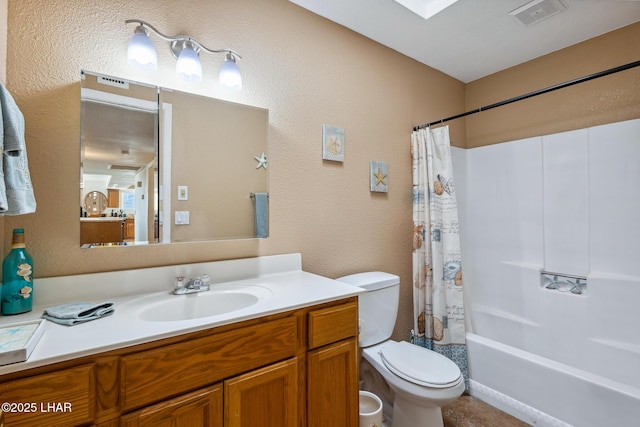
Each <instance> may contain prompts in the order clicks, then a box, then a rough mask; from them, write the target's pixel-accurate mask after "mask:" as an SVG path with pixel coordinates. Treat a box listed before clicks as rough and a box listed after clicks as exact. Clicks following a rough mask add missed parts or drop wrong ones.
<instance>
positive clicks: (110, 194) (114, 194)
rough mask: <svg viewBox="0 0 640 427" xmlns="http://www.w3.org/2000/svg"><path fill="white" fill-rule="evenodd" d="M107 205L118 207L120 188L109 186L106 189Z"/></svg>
mask: <svg viewBox="0 0 640 427" xmlns="http://www.w3.org/2000/svg"><path fill="white" fill-rule="evenodd" d="M107 207H108V208H118V207H120V190H113V189H111V188H109V189H107Z"/></svg>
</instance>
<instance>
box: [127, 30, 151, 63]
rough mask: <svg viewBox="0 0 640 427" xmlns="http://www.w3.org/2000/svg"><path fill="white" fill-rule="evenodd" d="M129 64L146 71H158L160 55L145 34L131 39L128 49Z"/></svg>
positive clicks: (139, 33) (138, 34)
mask: <svg viewBox="0 0 640 427" xmlns="http://www.w3.org/2000/svg"><path fill="white" fill-rule="evenodd" d="M127 62H128V63H129V65H131V66H134V67H136V68H141V69H143V70H146V71H155V70H157V69H158V54H157V53H156V48H155V46H153V43H152V42H151V40H150V39H149V36H148V35H146V34H145V33H144V32H138V33H135V34H134V35H133V37H131V40H130V41H129V47H128V48H127Z"/></svg>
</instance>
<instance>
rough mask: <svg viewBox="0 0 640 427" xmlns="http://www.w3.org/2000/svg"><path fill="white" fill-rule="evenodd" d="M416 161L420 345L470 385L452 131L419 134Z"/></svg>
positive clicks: (415, 144)
mask: <svg viewBox="0 0 640 427" xmlns="http://www.w3.org/2000/svg"><path fill="white" fill-rule="evenodd" d="M411 157H412V167H413V227H414V233H413V307H414V309H413V313H414V331H415V343H416V344H418V345H421V346H423V347H426V348H428V349H430V350H434V351H436V352H438V353H440V354H443V355H444V356H446V357H448V358H449V359H451V360H453V361H454V362H455V363H456V364H457V365H458V366H459V367H460V371H461V372H462V374H463V375H464V378H465V381H468V373H467V372H468V371H467V347H466V344H465V326H464V305H463V298H462V287H463V286H462V262H461V256H460V236H459V230H458V208H457V204H456V196H455V186H454V182H453V167H452V162H451V147H450V141H449V127H448V126H444V127H440V128H437V129H433V130H432V129H429V128H427V129H420V130H417V131H414V132H413V134H412V135H411Z"/></svg>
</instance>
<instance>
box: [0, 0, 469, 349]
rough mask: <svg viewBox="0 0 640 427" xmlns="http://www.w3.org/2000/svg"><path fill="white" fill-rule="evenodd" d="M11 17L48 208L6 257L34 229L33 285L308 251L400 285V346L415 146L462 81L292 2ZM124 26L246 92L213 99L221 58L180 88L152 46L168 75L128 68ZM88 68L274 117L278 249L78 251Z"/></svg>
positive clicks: (59, 4)
mask: <svg viewBox="0 0 640 427" xmlns="http://www.w3.org/2000/svg"><path fill="white" fill-rule="evenodd" d="M8 13H9V18H8V39H9V40H10V43H9V46H8V53H7V56H8V58H7V85H8V88H9V89H10V90H11V91H12V93H13V94H14V96H15V97H16V99H17V102H18V105H19V106H20V108H21V109H22V111H23V113H24V115H25V119H26V132H27V146H28V154H29V162H30V168H31V173H32V179H33V183H34V187H35V192H36V198H37V202H38V210H37V212H36V213H35V214H33V215H27V216H23V217H17V218H6V219H5V227H4V229H5V239H4V241H5V243H4V247H5V250H6V249H7V248H8V247H9V242H8V238H9V237H7V236H10V235H11V233H10V232H7V230H11V229H12V228H13V227H15V226H23V227H25V229H26V232H27V242H28V247H29V249H30V251H31V253H32V255H33V257H34V260H35V270H34V272H35V276H36V277H49V276H58V275H68V274H78V273H86V272H96V271H107V270H122V269H129V268H136V267H147V266H158V265H167V264H173V263H181V262H198V261H207V260H218V259H229V258H241V257H251V256H258V255H269V254H279V253H289V252H300V253H302V259H303V263H304V268H305V270H308V271H311V272H314V273H318V274H322V275H326V276H329V277H338V276H340V275H344V274H349V273H355V272H359V271H365V270H377V269H380V270H384V271H388V272H391V273H394V274H398V275H400V277H401V280H402V283H403V286H402V291H401V300H402V302H401V313H400V316H399V320H398V324H397V328H396V331H397V333H398V334H399V336H400V337H406V334H407V331H408V329H409V327H410V326H411V311H412V303H411V232H412V226H411V193H412V192H411V166H410V156H409V148H408V144H409V135H410V133H411V128H412V126H414V125H416V124H420V123H424V122H425V121H428V120H431V119H433V118H439V117H446V116H448V115H452V114H455V113H457V112H459V111H461V110H463V109H464V85H463V84H462V83H461V82H459V81H457V80H454V79H452V78H450V77H448V76H446V75H444V74H442V73H440V72H437V71H435V70H433V69H431V68H428V67H426V66H424V65H422V64H419V63H417V62H416V61H413V60H411V59H408V58H406V57H404V56H402V55H400V54H398V53H396V52H394V51H392V50H390V49H388V48H385V47H383V46H381V45H379V44H377V43H374V42H372V41H371V40H369V39H367V38H364V37H362V36H360V35H357V34H355V33H353V32H351V31H349V30H347V29H345V28H343V27H341V26H339V25H336V24H334V23H332V22H329V21H327V20H325V19H323V18H321V17H318V16H316V15H314V14H311V13H309V12H307V11H305V10H304V9H302V8H299V7H298V6H295V5H293V4H292V3H290V2H288V1H286V0H262V1H253V0H225V1H222V0H219V1H212V0H185V1H179V2H177V1H169V0H163V1H152V0H133V1H132V0H127V1H125V0H115V1H108V2H95V1H86V0H68V1H56V2H52V1H49V0H40V1H37V0H10V1H9V7H8ZM127 18H139V19H143V20H146V21H148V22H150V23H151V24H152V25H154V26H156V27H157V28H158V29H159V30H160V31H162V32H164V33H166V34H178V33H188V34H190V35H192V36H193V37H195V38H197V39H198V40H200V41H201V42H202V43H204V44H205V45H207V46H209V47H212V48H219V47H231V48H233V49H234V50H237V51H238V52H240V53H241V55H242V56H243V58H244V59H243V60H242V61H240V62H239V66H240V67H241V69H242V72H243V79H244V90H243V91H242V92H240V93H234V94H226V93H223V92H220V91H219V90H218V89H217V83H216V79H217V69H218V68H219V66H220V65H221V62H222V59H223V58H222V56H212V55H207V56H205V57H204V58H203V61H202V62H203V64H204V75H205V80H204V82H203V83H201V84H199V85H195V86H194V85H189V84H186V83H184V84H180V83H178V82H177V81H176V79H175V74H174V64H175V61H174V60H173V58H172V57H171V56H170V53H169V50H168V49H167V48H165V46H164V45H163V43H161V42H160V40H159V39H158V38H154V39H153V40H154V42H155V43H156V46H157V47H158V53H159V67H160V70H159V71H158V72H156V73H155V74H148V73H145V72H142V71H136V70H132V69H131V68H130V67H129V66H128V65H127V63H126V55H125V54H126V47H127V43H128V40H129V38H130V36H131V34H132V33H133V28H134V27H133V25H125V24H124V21H125V19H127ZM81 69H86V70H90V71H95V72H99V73H104V74H109V75H114V76H119V77H124V78H129V79H132V80H137V81H141V82H147V83H155V84H159V85H162V86H165V87H171V88H174V89H178V90H184V91H189V92H196V93H200V94H203V95H209V96H214V97H219V98H225V99H228V100H230V101H234V102H241V103H246V104H250V105H254V106H257V107H262V108H267V109H269V123H270V129H269V144H270V147H269V150H270V152H269V155H270V157H269V174H270V181H269V191H270V217H271V224H270V236H271V237H269V238H268V239H266V240H243V241H226V242H211V243H184V244H172V245H161V246H155V247H132V248H115V249H114V248H106V249H100V248H98V249H91V250H81V249H80V248H79V233H80V231H79V230H80V228H79V220H78V185H79V173H80V172H79V157H80V151H79V136H80V129H79V126H80V119H79V118H80V105H79V104H80V103H79V98H80V84H79V79H80V70H81ZM323 124H330V125H334V126H339V127H343V128H344V129H345V134H346V160H345V162H344V164H339V163H331V162H323V161H322V156H321V137H322V125H323ZM452 138H453V141H454V144H457V145H460V146H464V138H465V135H464V127H463V122H460V123H457V124H453V127H452ZM370 160H379V161H386V162H388V164H389V174H390V181H389V193H388V194H382V193H380V194H373V193H370V192H369V179H368V174H369V161H370ZM87 286H91V284H90V283H88V284H87ZM36 295H37V291H36ZM36 298H37V296H36Z"/></svg>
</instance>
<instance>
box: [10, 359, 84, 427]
mask: <svg viewBox="0 0 640 427" xmlns="http://www.w3.org/2000/svg"><path fill="white" fill-rule="evenodd" d="M94 390H95V380H94V369H93V365H83V366H79V367H77V368H72V369H64V370H61V371H58V372H52V373H50V374H42V375H36V376H33V377H29V378H24V379H21V380H15V381H10V382H7V383H4V384H0V396H2V401H3V402H9V403H12V404H15V405H16V408H15V411H4V412H5V413H4V419H5V425H7V426H11V427H18V426H54V425H55V426H73V425H78V424H88V423H92V422H93V421H94V418H95V401H96V399H95V392H94Z"/></svg>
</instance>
